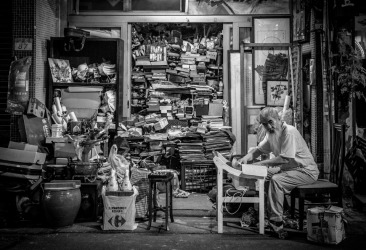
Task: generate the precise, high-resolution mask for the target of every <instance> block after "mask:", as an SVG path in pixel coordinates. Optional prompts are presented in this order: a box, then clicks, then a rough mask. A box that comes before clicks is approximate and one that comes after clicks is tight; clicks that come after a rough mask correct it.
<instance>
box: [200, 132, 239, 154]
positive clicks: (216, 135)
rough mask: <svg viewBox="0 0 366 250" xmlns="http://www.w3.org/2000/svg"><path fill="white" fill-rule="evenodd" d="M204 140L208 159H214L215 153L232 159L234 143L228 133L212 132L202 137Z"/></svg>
mask: <svg viewBox="0 0 366 250" xmlns="http://www.w3.org/2000/svg"><path fill="white" fill-rule="evenodd" d="M202 138H203V146H204V149H205V156H206V158H208V159H213V157H214V156H213V153H212V152H213V151H217V152H220V153H221V154H222V155H223V156H225V157H227V158H229V157H230V153H231V149H232V144H231V143H232V142H231V140H230V137H229V135H228V134H227V133H225V132H224V131H210V132H208V133H206V134H204V135H202Z"/></svg>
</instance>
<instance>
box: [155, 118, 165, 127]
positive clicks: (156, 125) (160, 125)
mask: <svg viewBox="0 0 366 250" xmlns="http://www.w3.org/2000/svg"><path fill="white" fill-rule="evenodd" d="M166 126H168V120H167V119H166V118H162V119H160V120H159V121H158V122H157V123H155V124H154V128H155V130H161V129H163V128H165V127H166Z"/></svg>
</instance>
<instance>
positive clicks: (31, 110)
mask: <svg viewBox="0 0 366 250" xmlns="http://www.w3.org/2000/svg"><path fill="white" fill-rule="evenodd" d="M60 2H62V3H60V6H59V7H60V8H64V9H63V11H61V12H64V13H62V15H61V16H58V23H57V25H56V26H57V28H55V29H56V30H57V32H53V33H51V32H50V34H51V35H48V34H47V35H46V37H44V38H42V40H41V41H39V40H37V36H36V35H34V36H31V35H29V36H30V37H32V39H33V40H32V39H30V38H21V39H20V38H17V39H15V40H14V44H16V47H14V51H13V52H14V54H16V55H17V57H16V58H14V61H12V62H10V70H9V76H8V90H7V91H8V93H7V97H6V101H5V102H6V109H5V111H6V112H7V113H8V114H9V115H11V120H10V122H9V123H10V126H11V133H10V136H9V144H8V145H5V147H2V148H0V191H1V193H2V194H4V197H5V198H4V199H5V200H6V202H4V203H3V204H2V205H1V206H0V215H1V216H2V217H0V218H1V220H0V225H2V224H1V223H2V222H4V223H3V224H4V225H10V224H12V225H15V226H18V225H21V226H23V225H27V226H29V225H37V226H44V225H46V226H47V227H50V228H64V227H68V226H72V225H73V224H74V223H94V224H93V225H94V226H95V225H98V226H100V228H101V230H106V231H109V230H110V231H112V230H113V231H124V230H127V231H133V230H136V229H137V230H139V229H141V228H143V229H144V230H150V229H151V228H153V229H154V230H157V231H158V232H160V230H161V229H165V230H166V231H169V226H171V225H172V224H173V226H172V228H174V220H175V218H174V217H182V218H183V217H193V215H194V216H197V215H198V216H200V217H202V218H206V217H207V218H209V220H210V222H209V223H210V227H211V228H210V230H211V231H210V232H212V228H214V227H215V230H216V228H217V232H218V233H222V232H223V228H225V229H228V227H227V225H226V224H224V223H223V220H225V219H229V220H230V221H231V222H233V223H232V224H230V227H232V228H235V229H238V230H241V231H243V230H246V229H249V230H252V231H253V230H254V232H256V233H257V232H259V233H260V234H264V232H265V231H264V226H265V225H264V221H265V220H264V180H265V177H266V175H267V173H268V169H267V167H264V166H259V167H258V168H257V169H253V168H252V167H253V166H252V165H251V164H242V165H240V164H238V159H239V158H240V157H242V156H243V155H244V154H246V153H248V152H249V151H251V150H253V148H255V147H256V146H257V145H258V144H259V143H260V142H261V141H262V140H263V138H265V136H266V131H265V130H264V129H263V126H262V125H261V124H260V122H259V113H260V111H261V110H262V109H263V108H264V107H266V106H270V107H274V108H275V109H276V110H277V111H278V113H279V116H280V117H281V120H282V121H284V122H286V123H287V124H288V125H291V126H294V127H295V128H296V129H297V130H298V131H299V133H300V134H301V136H302V137H303V138H304V140H305V143H306V145H307V146H308V148H309V150H310V151H311V154H312V155H313V156H314V161H315V162H316V164H317V167H318V168H319V170H320V173H321V174H320V177H321V178H324V179H328V180H331V181H333V179H334V178H336V177H337V178H338V177H339V176H338V175H339V174H341V175H342V174H343V169H344V165H345V163H344V162H345V161H347V160H348V164H349V166H350V169H351V170H350V171H349V170H348V168H346V170H345V171H346V172H345V173H346V174H344V176H345V177H344V176H341V179H344V180H343V181H346V184H345V185H347V188H348V189H347V191H349V190H351V188H350V187H352V188H353V189H354V190H352V192H353V191H355V190H356V191H357V192H360V190H361V193H362V192H364V191H362V190H363V189H362V188H363V187H364V183H365V182H363V181H360V180H359V179H358V178H356V177H358V176H357V174H355V173H356V172H357V171H356V170H355V169H357V167H356V165H357V164H359V161H361V160H360V159H358V158H357V156H358V155H359V153H360V152H361V151H362V150H361V151H360V150H358V149H359V148H361V149H363V147H364V144H363V141H364V139H363V138H361V136H359V135H360V134H361V132H360V131H364V130H363V129H362V126H363V127H364V124H365V122H364V119H363V117H362V116H360V115H356V111H355V110H357V109H359V108H360V102H361V101H360V100H358V99H357V100H354V99H352V98H353V97H354V96H359V95H360V92H362V91H360V89H362V88H361V87H362V86H363V85H361V84H360V85H359V86H356V87H355V88H353V87H350V88H347V86H348V85H347V86H346V87H344V86H343V87H342V86H341V85H339V86H341V87H339V86H338V85H337V84H339V82H341V81H342V79H343V80H344V81H345V82H346V83H347V84H348V83H349V82H350V81H348V80H347V79H348V78H347V77H344V76H345V75H352V74H353V73H354V72H351V73H352V74H348V73H349V72H348V71H347V72H343V73H342V70H345V69H344V68H342V67H341V65H342V63H341V62H342V60H345V59H346V58H349V57H348V56H349V55H347V53H348V52H349V51H351V49H349V47H347V46H348V45H349V44H348V43H347V41H353V40H355V41H356V43H355V46H356V52H357V53H358V54H357V55H358V56H361V57H362V59H361V61H362V60H364V58H365V56H364V53H363V52H364V50H363V48H364V38H365V37H364V35H363V34H364V32H358V33H357V32H356V36H355V39H350V38H349V34H350V33H351V32H348V31H345V30H342V29H340V30H337V31H335V30H332V32H333V31H334V32H333V33H331V32H329V30H326V29H325V28H324V30H322V29H323V27H327V28H328V29H331V28H332V29H333V28H334V27H336V25H335V26H334V27H331V26H330V25H329V23H327V22H328V21H326V20H327V18H329V17H333V16H332V15H330V14H329V13H328V12H327V11H326V10H325V9H326V8H324V10H323V6H318V5H319V4H318V5H317V4H315V3H314V6H315V5H316V6H315V7H314V6H312V4H313V3H311V4H309V3H308V2H307V1H302V0H298V1H297V0H291V1H287V0H283V1H275V0H273V1H235V0H233V1H231V0H228V1H194V0H187V1H174V6H170V5H169V6H168V5H167V6H165V7H166V9H165V8H162V9H160V10H159V7H158V6H157V5H155V4H152V3H151V1H147V2H149V5H146V6H145V5H144V3H146V1H143V0H141V1H136V3H135V2H134V1H131V0H125V1H118V4H115V5H113V4H112V3H111V2H113V1H104V3H103V4H101V5H100V3H99V1H94V0H93V1H89V0H88V1H87V0H85V1H84V0H80V1H60ZM162 2H165V3H168V2H170V1H166V0H165V1H162ZM283 2H284V3H285V4H287V5H286V7H285V8H284V7H283V4H282V3H283ZM290 2H291V4H290ZM305 2H306V3H305ZM65 3H67V4H65ZM137 3H138V4H137ZM145 8H146V9H145ZM171 8H173V9H171ZM342 8H343V7H342ZM156 9H157V10H156ZM155 11H156V13H155ZM145 12H146V13H148V14H146V15H145ZM55 13H56V12H55ZM334 15H335V14H334ZM334 19H336V18H334ZM310 20H311V22H310ZM329 20H330V19H329ZM37 21H38V20H37ZM322 22H324V23H323V26H321V25H320V23H322ZM314 23H316V24H314ZM37 24H38V25H39V27H41V24H40V23H37ZM311 25H312V27H310V26H311ZM330 27H331V28H330ZM40 29H41V28H40ZM50 29H51V28H50ZM15 30H16V29H15ZM352 32H354V30H353V31H352ZM330 34H332V36H334V37H332V38H331V37H330ZM334 34H336V35H334ZM24 36H25V37H27V36H26V35H24ZM342 39H343V40H342ZM336 41H342V42H339V44H338V43H337V42H336ZM32 43H33V44H32ZM350 44H351V43H350ZM27 46H29V47H31V48H32V49H27ZM337 46H339V47H337ZM342 46H343V47H342ZM349 46H351V45H349ZM40 47H41V48H40ZM15 48H16V49H15ZM332 50H335V51H334V53H333V54H332V53H330V51H332ZM336 50H338V51H336ZM338 52H339V53H338ZM342 53H345V54H342ZM37 56H38V57H37ZM331 56H334V58H333V57H332V58H331ZM338 56H339V58H338ZM352 56H353V54H352ZM39 58H41V59H39ZM351 58H353V57H351ZM333 59H334V60H333ZM352 60H353V59H349V61H348V63H350V65H348V64H344V65H347V66H350V67H348V68H347V70H349V69H350V68H352V67H351V66H353V67H354V66H355V64H354V62H355V61H352ZM357 62H358V61H357ZM363 62H364V61H363ZM358 63H359V62H358ZM358 66H359V64H356V70H355V72H356V73H357V74H360V75H361V76H360V77H359V78H357V79H359V80H360V81H361V80H364V79H365V77H364V72H366V71H364V69H363V68H362V67H358ZM337 67H338V68H337ZM333 69H336V71H332V70H333ZM352 69H353V68H352ZM328 71H329V72H328ZM319 72H323V75H322V74H320V73H319ZM327 72H328V73H329V74H328V75H327ZM334 72H336V73H337V74H338V73H339V75H337V74H334ZM360 72H361V73H360ZM339 76H342V77H339ZM361 82H362V81H361ZM352 83H355V81H354V80H352ZM42 84H43V85H42ZM360 86H361V87H360ZM352 91H356V92H355V93H353V92H352ZM357 91H359V92H357ZM350 100H352V101H350ZM5 102H4V103H5ZM361 106H362V104H361ZM1 118H2V117H0V119H1ZM357 126H358V127H357ZM359 128H361V130H359ZM351 130H352V131H351ZM362 133H363V132H362ZM362 136H363V134H362ZM339 138H341V139H339ZM353 139H354V140H353ZM351 142H352V143H351ZM357 147H359V148H357ZM341 151H342V152H341ZM356 152H357V153H358V155H357V154H356ZM362 152H363V151H362ZM346 153H348V154H347V156H346ZM363 154H364V152H363ZM266 157H268V158H271V157H272V158H273V157H274V155H273V154H272V155H271V154H268V155H267V156H266ZM352 157H353V158H352ZM355 158H357V159H358V160H359V161H357V164H356V163H355V162H356V161H355V160H354V159H355ZM263 159H265V157H263V158H257V159H254V160H253V162H251V163H255V162H257V161H260V160H263ZM339 163H340V164H341V166H340V168H341V170H340V171H338V166H339ZM337 164H338V165H337ZM247 165H248V166H247ZM336 165H337V166H336ZM261 167H263V168H261ZM336 167H337V169H336V170H335V168H336ZM352 169H353V171H352ZM245 171H247V172H245ZM244 172H245V173H244ZM320 177H319V178H320ZM343 177H344V178H343ZM353 181H354V182H353ZM334 182H335V181H334ZM343 184H344V183H343ZM353 184H354V186H352V185H353ZM345 185H343V186H345ZM343 186H341V184H339V183H338V184H337V187H336V188H334V189H332V190H331V192H329V193H327V194H325V195H317V194H316V192H315V191H314V192H313V193H312V194H315V196H317V197H315V199H314V201H315V202H318V203H315V204H318V205H319V204H321V205H324V204H327V205H335V204H336V205H339V204H341V202H339V199H338V198H339V197H338V196H337V197H336V198H337V199H338V200H337V201H333V200H332V199H331V198H334V197H333V196H332V195H333V193H332V192H333V191H334V194H336V195H339V193H340V191H339V190H341V188H343ZM341 191H342V192H345V190H344V189H343V190H341ZM299 192H300V191H299ZM349 192H351V191H349ZM328 194H329V195H328ZM295 195H298V197H296V199H298V200H297V202H296V203H295V202H294V199H295V198H294V197H295ZM300 195H302V194H300V193H291V194H288V195H286V196H285V202H284V208H285V210H286V214H285V216H284V218H285V221H284V223H285V225H286V227H287V228H288V229H291V230H293V231H295V232H297V231H303V232H305V231H306V228H307V227H308V228H310V226H312V224H311V223H308V224H307V222H306V219H305V217H304V216H306V213H305V212H304V211H303V210H301V209H304V206H305V205H304V199H305V198H304V197H300ZM306 195H307V194H306ZM354 197H356V196H354ZM357 197H358V196H357ZM64 198H65V200H64ZM306 198H307V197H306ZM348 198H349V197H348ZM357 199H358V198H357ZM357 199H356V200H357ZM309 200H310V199H309ZM361 203H362V202H355V204H358V205H360V204H361ZM355 206H356V205H355ZM360 206H363V205H360ZM295 208H296V215H295V214H294V211H295ZM287 211H292V214H291V215H290V214H287ZM157 212H158V213H157ZM333 212H334V213H337V214H339V213H340V212H339V211H338V210H337V211H333ZM317 213H320V212H319V211H318V212H317ZM64 215H65V216H64ZM156 215H157V219H156V218H155V217H156ZM3 218H4V219H3ZM224 218H225V219H224ZM314 218H315V217H314ZM314 218H312V219H314ZM308 221H309V219H308ZM342 223H343V222H342ZM177 224H178V223H177ZM183 224H184V223H183ZM213 224H215V225H213ZM342 233H344V231H342ZM322 237H323V235H322ZM342 240H343V238H342ZM313 241H316V240H313ZM337 243H339V242H337Z"/></svg>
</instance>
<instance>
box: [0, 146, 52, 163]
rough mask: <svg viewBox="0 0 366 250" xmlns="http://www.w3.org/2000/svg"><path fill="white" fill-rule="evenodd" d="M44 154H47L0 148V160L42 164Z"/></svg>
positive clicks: (44, 158) (44, 157)
mask: <svg viewBox="0 0 366 250" xmlns="http://www.w3.org/2000/svg"><path fill="white" fill-rule="evenodd" d="M46 156H47V154H45V153H38V152H31V151H25V150H19V149H11V148H0V160H3V161H12V162H21V163H37V164H43V163H44V162H45V160H46Z"/></svg>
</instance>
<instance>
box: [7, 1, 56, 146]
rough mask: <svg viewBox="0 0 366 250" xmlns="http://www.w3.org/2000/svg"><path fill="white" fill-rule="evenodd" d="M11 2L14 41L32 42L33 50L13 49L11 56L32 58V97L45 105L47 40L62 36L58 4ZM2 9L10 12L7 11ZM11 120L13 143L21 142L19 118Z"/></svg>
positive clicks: (54, 2)
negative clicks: (19, 39)
mask: <svg viewBox="0 0 366 250" xmlns="http://www.w3.org/2000/svg"><path fill="white" fill-rule="evenodd" d="M9 2H11V6H12V18H11V20H12V25H11V26H12V27H13V32H12V38H13V39H14V38H31V39H33V43H32V50H30V51H18V50H14V48H13V50H12V55H13V56H16V57H17V58H18V59H20V58H23V57H26V56H31V57H32V65H31V67H30V69H29V97H36V98H37V99H39V100H40V101H41V102H45V99H46V81H47V77H46V75H47V70H46V66H45V63H46V62H47V53H46V39H49V38H50V37H52V36H56V35H57V34H59V32H58V19H57V13H58V12H59V10H58V5H57V4H58V1H47V0H37V1H36V0H14V1H9ZM2 9H4V10H6V11H7V10H8V8H2ZM10 51H11V50H10ZM9 66H10V62H9ZM9 66H8V69H9ZM6 85H7V84H6ZM9 121H10V122H9ZM9 121H8V123H7V124H9V123H10V140H12V141H20V140H21V136H20V134H19V126H18V122H19V116H11V118H9ZM7 141H9V140H7Z"/></svg>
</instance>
